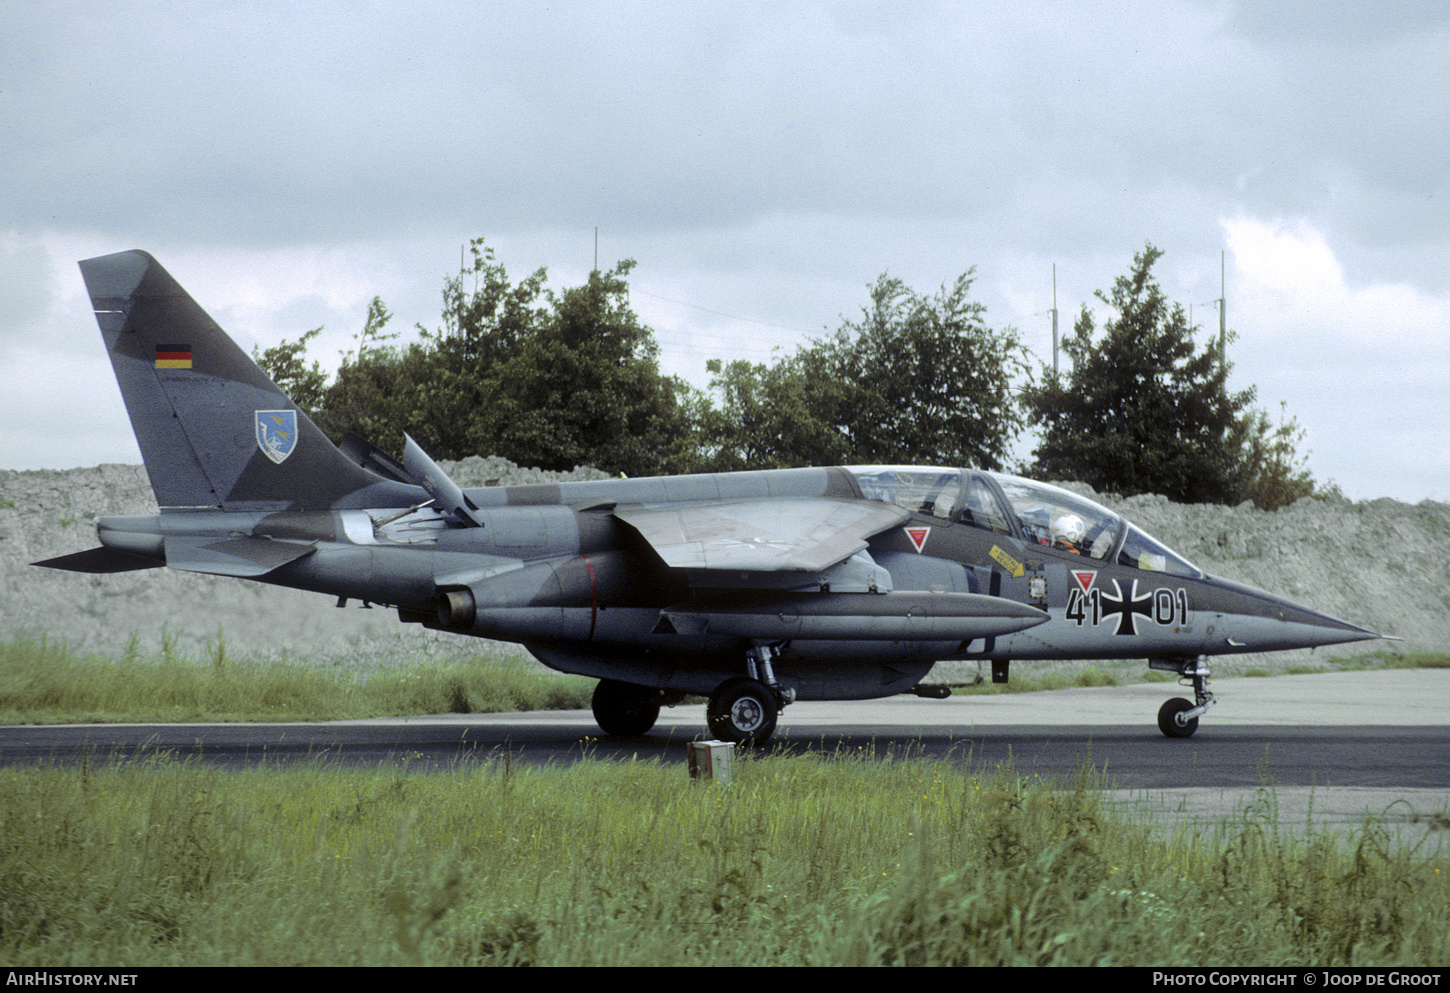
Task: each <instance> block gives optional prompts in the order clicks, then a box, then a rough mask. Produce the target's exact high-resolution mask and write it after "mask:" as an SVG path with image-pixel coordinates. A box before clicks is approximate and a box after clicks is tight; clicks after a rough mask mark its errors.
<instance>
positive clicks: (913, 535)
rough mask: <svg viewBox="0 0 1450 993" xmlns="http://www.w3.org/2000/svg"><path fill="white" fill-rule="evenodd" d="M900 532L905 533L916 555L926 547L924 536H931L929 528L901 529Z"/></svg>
mask: <svg viewBox="0 0 1450 993" xmlns="http://www.w3.org/2000/svg"><path fill="white" fill-rule="evenodd" d="M901 530H903V531H905V532H906V536H907V537H908V538H910V539H911V543H912V544H913V545H915V546H916V551H917V554H920V553H921V550H922V549H923V548H924V547H926V536H927V535H929V534H931V528H902V529H901Z"/></svg>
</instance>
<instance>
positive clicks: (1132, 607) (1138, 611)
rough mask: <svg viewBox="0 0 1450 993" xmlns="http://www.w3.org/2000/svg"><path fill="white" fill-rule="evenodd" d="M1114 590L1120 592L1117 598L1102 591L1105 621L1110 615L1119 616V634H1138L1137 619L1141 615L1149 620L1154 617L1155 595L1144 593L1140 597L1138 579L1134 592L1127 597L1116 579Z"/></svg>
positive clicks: (1134, 584) (1135, 581) (1134, 583)
mask: <svg viewBox="0 0 1450 993" xmlns="http://www.w3.org/2000/svg"><path fill="white" fill-rule="evenodd" d="M1113 589H1115V590H1117V591H1118V595H1117V596H1114V595H1113V594H1111V593H1109V592H1108V591H1107V590H1103V591H1102V598H1103V619H1104V620H1107V618H1108V615H1110V614H1117V615H1118V630H1117V633H1118V634H1137V633H1138V622H1137V618H1138V617H1139V616H1140V615H1141V616H1143V617H1147V618H1152V616H1153V606H1152V603H1153V594H1152V593H1144V594H1143V595H1142V596H1139V595H1138V581H1137V580H1136V579H1135V580H1133V591H1132V592H1131V593H1130V594H1128V596H1127V597H1124V596H1123V588H1122V587H1121V586H1120V585H1118V581H1117V580H1116V579H1115V580H1113ZM1114 605H1116V606H1114Z"/></svg>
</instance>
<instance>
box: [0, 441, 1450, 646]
mask: <svg viewBox="0 0 1450 993" xmlns="http://www.w3.org/2000/svg"><path fill="white" fill-rule="evenodd" d="M444 468H445V470H446V471H447V472H448V473H449V474H450V475H452V476H453V478H454V479H456V480H457V481H458V482H459V483H460V484H461V485H464V486H481V485H486V484H490V483H494V482H497V483H500V484H504V485H509V484H517V483H539V482H548V481H559V480H565V479H599V478H604V474H603V473H600V472H597V471H595V470H592V469H576V470H575V471H574V472H572V473H564V474H560V473H548V472H543V471H541V470H536V469H521V468H519V467H518V466H515V465H514V464H513V463H511V462H509V461H507V460H506V459H500V458H470V459H466V460H464V461H462V462H454V463H445V464H444ZM1066 485H1067V487H1068V488H1069V489H1072V490H1074V491H1076V492H1079V493H1082V494H1084V495H1086V496H1089V497H1091V498H1092V499H1095V500H1097V501H1098V502H1100V503H1102V504H1104V505H1106V506H1108V507H1111V508H1112V509H1114V510H1117V511H1119V512H1121V513H1123V514H1124V515H1126V516H1127V517H1128V518H1129V519H1130V520H1132V521H1134V522H1135V523H1137V524H1138V525H1139V526H1140V527H1142V528H1143V529H1144V530H1146V531H1147V532H1148V533H1149V534H1152V535H1154V536H1155V537H1157V538H1159V539H1160V540H1162V541H1163V542H1165V543H1166V544H1167V545H1168V546H1169V547H1171V548H1173V549H1175V550H1176V551H1178V552H1180V553H1181V554H1183V555H1185V556H1187V557H1188V558H1189V559H1190V560H1192V561H1193V562H1195V564H1197V565H1198V566H1199V567H1200V568H1202V569H1204V570H1206V571H1207V572H1210V573H1213V574H1215V575H1221V576H1224V577H1227V578H1230V579H1236V580H1240V581H1242V582H1246V583H1250V584H1252V585H1254V586H1258V587H1261V588H1262V589H1266V590H1269V591H1272V592H1275V593H1279V594H1282V595H1285V596H1288V597H1290V598H1291V599H1294V600H1298V601H1299V602H1300V603H1303V604H1305V605H1306V606H1309V607H1312V608H1314V609H1316V610H1320V611H1324V612H1325V613H1329V614H1332V615H1334V616H1336V617H1341V618H1343V619H1345V620H1347V621H1350V622H1352V623H1354V624H1359V625H1362V626H1364V627H1367V628H1370V629H1371V630H1375V631H1380V632H1383V633H1386V634H1395V635H1399V636H1401V637H1403V638H1404V639H1405V641H1404V642H1403V643H1398V642H1380V643H1373V642H1369V643H1362V644H1361V645H1351V646H1344V647H1343V648H1337V649H1328V650H1321V652H1320V653H1319V654H1318V655H1317V656H1311V655H1310V653H1309V652H1307V651H1305V652H1279V653H1274V654H1273V655H1267V656H1239V657H1235V658H1233V659H1226V660H1221V661H1220V662H1219V663H1218V665H1217V666H1216V667H1215V668H1216V671H1221V672H1223V674H1225V675H1228V674H1232V672H1234V671H1242V670H1243V669H1245V668H1248V667H1254V666H1258V667H1265V666H1267V667H1272V668H1279V667H1282V666H1284V665H1287V664H1304V663H1310V664H1312V663H1313V662H1314V661H1322V660H1323V659H1325V658H1326V657H1328V655H1330V654H1336V653H1337V654H1342V655H1352V654H1355V653H1356V652H1359V651H1369V650H1373V649H1375V648H1380V647H1388V648H1395V649H1398V650H1401V651H1444V650H1446V649H1447V646H1450V505H1447V504H1443V503H1436V502H1433V501H1424V502H1422V503H1419V504H1417V505H1415V506H1410V505H1407V504H1403V503H1399V502H1397V501H1394V500H1388V499H1384V500H1373V501H1366V502H1360V503H1352V502H1350V501H1347V500H1342V499H1339V500H1324V501H1319V500H1313V499H1304V500H1301V501H1299V502H1298V503H1296V504H1294V505H1293V506H1292V507H1286V508H1284V509H1283V510H1280V511H1277V512H1273V513H1269V512H1264V511H1260V510H1256V509H1254V507H1253V506H1252V505H1251V504H1245V505H1243V506H1240V507H1221V506H1212V505H1199V506H1190V505H1184V504H1175V503H1170V502H1168V500H1166V499H1164V498H1163V497H1156V496H1137V497H1131V498H1128V499H1117V498H1115V497H1112V496H1104V495H1101V494H1097V493H1094V492H1093V491H1092V490H1091V489H1089V488H1087V487H1085V486H1082V485H1080V484H1066ZM155 512H156V502H155V499H154V497H153V496H152V493H151V487H150V485H149V483H148V481H147V478H146V473H145V471H144V469H142V467H140V466H131V465H101V466H95V467H93V468H88V469H72V470H64V471H58V470H35V471H25V472H17V471H12V470H0V581H3V587H0V588H3V591H4V592H3V594H0V596H3V606H4V610H3V611H0V638H3V639H7V640H8V639H11V638H14V637H17V636H29V637H33V638H37V639H39V638H48V639H50V640H51V641H62V642H64V643H66V644H68V645H69V646H70V647H71V648H72V649H75V650H78V651H82V652H92V653H96V654H101V655H109V656H120V655H121V654H123V653H125V652H126V651H128V649H130V650H134V651H137V652H139V653H141V654H142V655H153V654H160V653H163V652H166V651H170V652H174V653H176V654H179V655H183V656H186V657H191V658H195V659H198V660H206V659H208V658H210V657H213V656H214V655H215V653H216V652H218V651H219V650H224V651H225V652H226V655H227V656H228V657H230V658H254V659H264V658H276V657H290V658H296V659H306V660H312V661H328V662H334V663H336V664H347V665H357V666H364V667H371V666H376V665H383V664H389V663H392V662H399V661H408V660H412V659H416V658H420V657H423V658H426V657H436V656H448V657H452V656H456V655H458V654H461V653H466V652H468V651H469V650H470V649H472V648H476V647H477V644H476V643H475V642H473V641H471V640H470V639H463V638H458V637H456V636H452V635H443V634H439V633H437V632H432V631H426V630H424V629H422V628H420V627H419V626H417V625H411V624H408V625H405V624H401V623H399V621H398V620H397V616H396V614H395V613H394V612H392V611H388V610H382V609H375V610H367V609H363V608H361V607H360V606H359V605H358V604H357V603H356V602H353V603H350V604H349V605H348V606H347V607H346V608H345V609H342V610H339V609H336V608H335V607H334V600H333V599H332V598H330V597H326V596H323V595H321V594H316V593H304V592H300V591H296V590H284V589H277V588H273V587H269V586H264V585H262V584H260V583H252V582H247V581H244V580H235V579H225V578H219V577H212V576H201V575H195V574H188V573H175V572H171V571H169V570H163V569H150V570H144V571H140V572H129V573H118V574H114V575H110V576H90V575H84V574H80V573H68V572H60V571H57V570H52V569H37V568H33V567H31V566H30V564H29V563H31V562H35V561H37V560H40V559H46V558H51V557H53V556H57V555H65V554H68V553H70V552H78V551H82V550H84V549H87V548H92V547H95V545H96V535H95V526H94V522H95V519H96V518H97V517H100V516H105V515H112V514H152V513H155Z"/></svg>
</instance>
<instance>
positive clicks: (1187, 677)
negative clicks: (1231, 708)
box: [1148, 656, 1218, 738]
mask: <svg viewBox="0 0 1450 993" xmlns="http://www.w3.org/2000/svg"><path fill="white" fill-rule="evenodd" d="M1148 667H1149V668H1150V669H1164V670H1167V671H1169V672H1176V673H1178V683H1179V685H1181V686H1192V687H1193V699H1192V700H1185V699H1183V698H1182V697H1174V698H1173V699H1172V700H1168V701H1166V702H1165V703H1164V704H1163V706H1162V707H1159V708H1158V730H1159V731H1162V732H1163V733H1164V734H1166V735H1167V736H1168V737H1170V738H1187V737H1190V736H1192V734H1193V732H1195V731H1197V730H1198V718H1199V717H1201V716H1202V715H1203V714H1205V713H1207V712H1208V708H1209V707H1212V706H1213V705H1214V704H1215V703H1217V702H1218V701H1216V700H1215V699H1214V697H1213V694H1212V693H1210V692H1209V691H1208V659H1207V658H1205V657H1202V656H1200V657H1199V658H1196V659H1149V660H1148Z"/></svg>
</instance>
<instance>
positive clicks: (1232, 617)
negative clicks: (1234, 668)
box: [1204, 576, 1386, 654]
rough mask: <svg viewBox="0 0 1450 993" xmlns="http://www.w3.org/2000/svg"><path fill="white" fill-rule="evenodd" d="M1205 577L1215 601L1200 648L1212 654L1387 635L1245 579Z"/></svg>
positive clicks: (1304, 646)
mask: <svg viewBox="0 0 1450 993" xmlns="http://www.w3.org/2000/svg"><path fill="white" fill-rule="evenodd" d="M1205 578H1206V579H1207V581H1208V582H1209V583H1211V584H1212V585H1213V587H1214V590H1215V596H1214V597H1213V600H1214V601H1215V602H1214V603H1213V606H1212V607H1211V608H1210V609H1209V610H1207V611H1205V614H1206V615H1207V617H1206V623H1207V627H1206V628H1205V631H1206V638H1205V644H1204V648H1205V650H1206V651H1208V652H1209V653H1211V654H1219V653H1239V652H1276V651H1283V650H1286V649H1292V648H1318V647H1319V646H1321V645H1343V644H1348V643H1350V642H1355V641H1373V640H1375V639H1378V638H1384V637H1386V635H1382V634H1376V633H1375V632H1374V631H1370V630H1369V629H1367V628H1362V627H1359V626H1357V625H1354V624H1350V623H1349V622H1348V621H1342V620H1340V619H1339V618H1337V617H1331V616H1330V615H1328V614H1321V613H1320V612H1319V611H1317V610H1311V609H1310V608H1308V607H1305V606H1304V605H1303V604H1298V603H1295V602H1294V601H1292V600H1288V599H1286V598H1284V597H1281V596H1275V595H1274V594H1272V593H1266V592H1264V591H1263V590H1259V589H1255V588H1254V587H1252V586H1248V585H1245V584H1243V583H1236V582H1234V581H1233V580H1230V579H1221V578H1220V577H1218V576H1208V577H1205Z"/></svg>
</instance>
